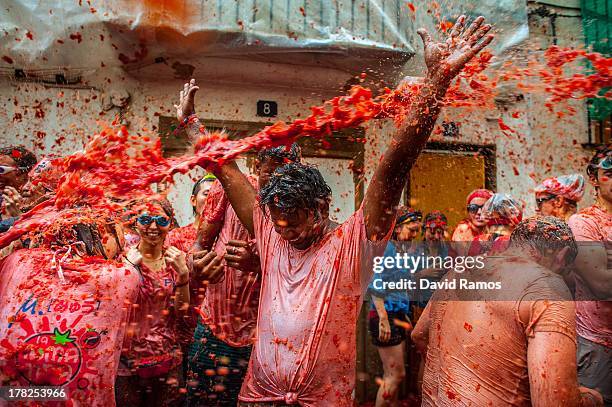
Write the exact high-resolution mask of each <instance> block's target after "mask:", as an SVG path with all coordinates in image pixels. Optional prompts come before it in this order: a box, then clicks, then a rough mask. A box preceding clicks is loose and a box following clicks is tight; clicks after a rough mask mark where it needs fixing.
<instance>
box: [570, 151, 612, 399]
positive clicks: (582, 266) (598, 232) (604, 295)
mask: <svg viewBox="0 0 612 407" xmlns="http://www.w3.org/2000/svg"><path fill="white" fill-rule="evenodd" d="M587 175H588V177H589V180H590V182H591V183H592V184H593V186H594V187H595V193H596V201H595V204H594V205H592V206H590V207H588V208H584V209H582V210H581V211H580V212H578V213H577V214H575V215H572V216H571V217H570V219H569V221H568V223H569V226H570V227H571V229H572V231H573V232H574V235H575V236H576V240H577V241H578V256H577V257H576V261H575V263H574V274H575V281H576V331H577V333H578V359H577V362H578V379H579V380H580V383H581V384H582V385H584V386H587V387H591V388H595V389H597V390H599V391H600V392H601V394H602V395H603V398H604V400H605V403H606V406H610V405H612V271H611V270H612V146H611V145H609V144H608V145H607V146H604V147H602V148H600V149H598V150H597V151H595V154H594V155H593V157H592V158H591V160H590V162H589V164H588V166H587Z"/></svg>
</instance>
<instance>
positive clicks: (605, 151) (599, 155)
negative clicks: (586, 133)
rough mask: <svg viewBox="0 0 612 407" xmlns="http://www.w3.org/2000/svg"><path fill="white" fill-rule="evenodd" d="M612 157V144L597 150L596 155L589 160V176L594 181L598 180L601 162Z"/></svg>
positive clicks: (587, 170)
mask: <svg viewBox="0 0 612 407" xmlns="http://www.w3.org/2000/svg"><path fill="white" fill-rule="evenodd" d="M611 155H612V144H607V145H605V146H601V147H598V148H597V149H596V150H595V154H593V157H591V159H590V160H589V163H588V164H587V169H586V172H587V175H588V176H589V177H591V178H593V179H597V166H598V165H599V163H600V162H601V160H603V159H605V158H606V157H608V156H611Z"/></svg>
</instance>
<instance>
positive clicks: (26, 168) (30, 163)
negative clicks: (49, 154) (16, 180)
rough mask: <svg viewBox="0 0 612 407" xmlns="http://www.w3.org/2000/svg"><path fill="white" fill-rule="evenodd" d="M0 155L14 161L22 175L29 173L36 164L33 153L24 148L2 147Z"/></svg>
mask: <svg viewBox="0 0 612 407" xmlns="http://www.w3.org/2000/svg"><path fill="white" fill-rule="evenodd" d="M0 155H5V156H7V157H10V158H11V159H12V160H13V161H15V164H17V167H18V168H19V171H20V172H21V173H23V174H27V173H28V172H30V170H31V169H32V168H34V166H35V165H36V163H37V162H38V160H37V159H36V156H35V155H34V153H33V152H31V151H30V150H28V149H27V148H25V147H24V146H8V147H2V148H0Z"/></svg>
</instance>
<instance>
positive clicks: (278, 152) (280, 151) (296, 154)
mask: <svg viewBox="0 0 612 407" xmlns="http://www.w3.org/2000/svg"><path fill="white" fill-rule="evenodd" d="M257 160H258V161H259V162H264V161H266V160H277V161H282V162H284V163H290V162H292V163H299V162H301V161H302V149H301V148H300V146H299V145H298V143H293V144H291V146H290V147H287V146H279V147H272V148H264V149H263V150H260V151H259V153H257Z"/></svg>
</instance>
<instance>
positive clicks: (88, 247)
mask: <svg viewBox="0 0 612 407" xmlns="http://www.w3.org/2000/svg"><path fill="white" fill-rule="evenodd" d="M72 229H73V230H74V233H75V235H76V238H77V241H79V242H83V244H84V245H85V251H86V253H87V254H88V255H89V256H95V255H98V256H102V257H104V258H105V259H108V256H107V254H106V251H105V250H104V245H103V244H102V239H101V238H100V233H99V231H98V228H97V226H96V225H95V224H86V223H77V224H76V225H74V226H73V227H72ZM117 244H118V241H117Z"/></svg>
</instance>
